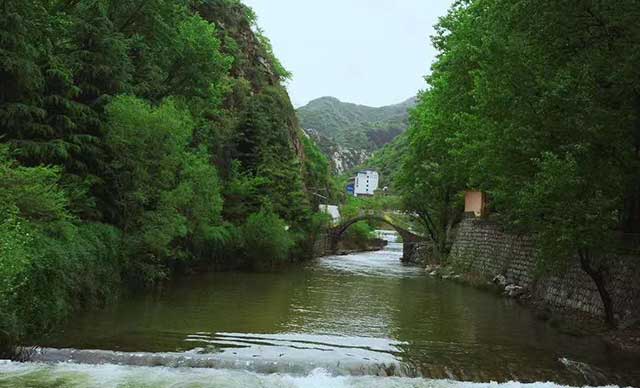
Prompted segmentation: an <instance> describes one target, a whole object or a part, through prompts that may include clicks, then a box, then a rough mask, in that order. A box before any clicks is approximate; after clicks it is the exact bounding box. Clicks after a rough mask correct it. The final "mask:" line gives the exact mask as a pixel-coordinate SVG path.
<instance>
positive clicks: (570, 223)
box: [398, 0, 640, 323]
mask: <svg viewBox="0 0 640 388" xmlns="http://www.w3.org/2000/svg"><path fill="white" fill-rule="evenodd" d="M638 20H640V3H638V2H637V1H633V0H622V1H617V2H615V3H613V2H605V1H595V2H593V1H578V2H575V1H555V0H554V1H551V0H549V1H531V0H517V1H512V0H508V1H507V0H473V1H466V0H461V1H457V2H456V3H455V4H454V5H453V7H452V8H451V10H450V12H449V14H448V15H447V16H446V17H444V18H442V19H441V20H440V23H439V24H438V26H437V34H436V36H435V37H434V38H433V42H434V45H435V46H436V48H437V49H438V50H439V51H440V54H439V56H438V60H437V62H436V63H435V64H434V65H433V68H432V70H433V71H432V74H431V75H430V76H429V77H428V78H427V81H428V84H429V87H428V89H427V90H426V91H425V92H423V93H422V94H421V95H420V98H419V103H418V107H417V108H416V110H415V112H414V114H413V116H412V119H411V130H410V134H409V143H410V147H409V149H408V156H407V159H406V161H405V163H404V168H403V171H402V173H401V175H400V177H399V181H398V185H399V187H400V188H401V190H402V192H403V194H404V198H405V200H406V201H405V202H406V205H407V207H408V208H409V209H411V210H413V211H415V212H417V213H418V214H420V216H421V217H422V218H423V220H424V226H425V228H426V229H427V230H429V232H430V233H431V234H432V235H433V237H434V240H436V241H437V242H438V243H439V245H440V246H441V247H442V248H443V249H446V240H447V231H448V230H449V225H451V223H452V222H453V221H454V220H455V218H456V217H457V216H458V214H459V211H460V200H459V194H460V192H461V191H462V190H464V189H466V188H476V189H482V190H485V191H487V192H488V193H489V194H490V198H491V207H492V210H493V211H494V212H497V213H498V214H499V216H500V219H501V220H502V222H503V224H504V225H505V226H506V227H510V228H511V229H513V230H515V231H527V232H533V233H534V235H535V237H536V239H537V242H538V244H537V245H538V247H539V248H540V259H541V263H542V264H544V265H543V267H545V268H547V269H555V268H562V267H564V266H566V264H567V263H568V262H569V260H573V258H574V257H576V258H577V259H578V261H579V263H580V264H581V266H582V268H583V269H584V270H585V271H586V272H587V273H588V274H589V275H591V277H592V278H593V280H594V281H595V283H596V285H597V287H598V289H599V291H600V293H601V296H602V299H603V302H604V304H605V308H606V310H607V319H608V321H609V322H610V323H613V320H614V318H613V314H612V311H611V306H610V301H609V300H608V292H607V289H606V288H607V285H606V284H604V280H603V277H602V273H603V272H604V271H606V266H607V260H606V257H607V255H606V253H607V251H609V249H610V247H611V246H612V245H614V244H616V242H617V235H618V233H619V232H620V231H627V232H637V231H638V227H639V226H640V223H639V222H638V221H639V216H640V212H639V210H638V209H639V208H640V206H639V205H640V201H639V198H640V197H639V192H640V190H639V188H640V185H639V183H640V175H639V174H638V171H640V70H639V68H638V66H637V61H638V59H639V57H640V25H639V24H638Z"/></svg>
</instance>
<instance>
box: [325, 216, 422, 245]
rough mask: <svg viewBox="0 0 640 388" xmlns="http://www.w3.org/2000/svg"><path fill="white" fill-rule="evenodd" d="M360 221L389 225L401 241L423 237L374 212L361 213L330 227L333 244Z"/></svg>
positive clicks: (410, 240) (414, 240) (411, 240)
mask: <svg viewBox="0 0 640 388" xmlns="http://www.w3.org/2000/svg"><path fill="white" fill-rule="evenodd" d="M360 221H376V222H380V223H383V224H386V225H389V226H390V227H392V228H393V229H395V231H396V232H398V234H399V235H400V237H402V241H403V242H404V243H412V242H418V241H422V240H424V237H422V236H419V235H417V234H415V233H413V232H411V231H409V230H407V229H405V228H403V227H401V226H398V225H397V224H395V223H394V222H393V221H392V220H390V219H389V218H388V217H385V216H381V215H376V214H363V215H360V216H357V217H354V218H351V219H348V220H346V221H343V222H342V223H340V224H338V225H336V226H335V227H333V228H332V240H333V245H334V246H337V243H338V241H340V239H341V238H342V235H343V234H344V232H346V231H347V229H349V228H350V227H351V226H352V225H353V224H355V223H357V222H360Z"/></svg>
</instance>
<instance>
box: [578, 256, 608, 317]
mask: <svg viewBox="0 0 640 388" xmlns="http://www.w3.org/2000/svg"><path fill="white" fill-rule="evenodd" d="M579 256H580V267H582V270H583V271H584V272H586V273H587V274H588V275H589V277H591V279H592V280H593V282H594V283H595V284H596V288H597V289H598V293H599V294H600V299H601V300H602V305H603V306H604V314H605V323H606V324H607V326H608V327H609V328H611V329H615V328H616V321H615V317H614V316H613V302H612V301H611V295H609V291H607V288H606V286H605V281H604V276H603V275H604V274H603V271H602V269H601V268H599V269H594V268H593V267H592V265H591V264H592V263H591V257H590V254H589V253H588V252H586V251H582V252H580V253H579Z"/></svg>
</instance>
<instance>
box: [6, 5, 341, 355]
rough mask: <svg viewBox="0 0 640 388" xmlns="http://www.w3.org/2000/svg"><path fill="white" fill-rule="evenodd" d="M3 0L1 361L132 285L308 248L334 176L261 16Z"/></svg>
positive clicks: (244, 10) (219, 8)
mask: <svg viewBox="0 0 640 388" xmlns="http://www.w3.org/2000/svg"><path fill="white" fill-rule="evenodd" d="M3 4H4V7H3V12H2V13H1V14H0V42H2V45H0V85H2V86H1V87H0V279H2V282H0V353H2V351H3V350H4V348H5V347H6V345H7V344H8V343H12V342H13V341H14V340H16V339H17V340H18V341H20V339H24V338H26V337H28V336H31V335H38V334H41V333H42V332H43V331H44V330H48V329H50V328H51V326H52V325H54V324H55V323H56V322H59V321H60V320H63V319H64V318H65V317H67V316H68V314H69V313H70V312H71V311H72V310H73V309H74V308H78V307H83V306H85V305H88V306H95V305H96V304H101V303H103V302H104V301H106V300H108V299H109V298H110V297H112V296H114V295H115V294H117V292H116V290H118V289H119V287H117V285H119V284H122V283H129V284H132V285H134V286H142V285H144V284H152V283H155V282H158V281H160V280H162V279H165V278H166V277H168V276H170V275H171V274H172V273H173V272H175V271H176V270H182V269H190V268H194V267H196V266H211V267H215V268H218V267H227V268H228V267H240V266H242V267H254V268H255V267H259V268H270V267H271V266H273V265H275V264H277V262H278V261H280V262H285V261H288V260H289V259H293V258H301V257H303V256H304V255H305V254H306V253H307V252H308V250H309V248H310V244H312V242H313V238H312V237H311V236H312V235H313V233H314V231H315V230H316V229H314V228H318V227H319V224H318V223H317V222H315V220H316V218H315V217H316V215H315V214H314V210H313V209H315V208H317V206H316V205H315V204H314V201H316V199H315V198H316V197H315V196H313V195H312V193H311V190H310V189H308V188H313V190H316V191H317V190H322V189H323V188H327V187H328V186H329V184H330V171H329V164H328V162H327V160H326V159H325V158H324V157H323V156H322V154H321V153H320V151H319V150H317V149H316V148H315V146H314V144H313V143H312V142H311V141H309V139H308V138H307V137H305V136H303V134H302V131H301V130H300V129H299V126H298V122H297V119H296V115H295V111H294V109H293V107H292V105H291V103H290V101H289V96H288V95H287V92H286V90H285V89H284V88H283V87H282V82H283V81H284V80H285V79H286V78H288V77H289V74H288V72H287V71H286V70H285V69H284V68H283V66H282V65H281V64H280V62H279V61H278V60H277V59H276V58H275V57H274V55H273V52H272V50H271V46H270V44H269V41H268V39H267V38H266V37H264V36H263V35H262V34H261V33H260V29H259V28H258V27H257V26H256V15H255V14H254V13H253V11H252V10H251V9H250V8H248V7H246V6H244V5H243V4H242V3H241V2H240V1H238V0H198V1H192V0H177V1H176V0H151V1H138V0H135V1H133V0H117V1H116V0H101V1H95V0H76V1H62V0H52V1H46V2H43V1H40V0H21V1H7V2H4V3H3ZM325 191H327V192H329V191H330V188H327V190H325ZM25 336H26V337H25ZM22 342H29V341H22Z"/></svg>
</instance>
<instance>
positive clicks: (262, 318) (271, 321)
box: [0, 244, 640, 387]
mask: <svg viewBox="0 0 640 388" xmlns="http://www.w3.org/2000/svg"><path fill="white" fill-rule="evenodd" d="M400 255H401V252H400V251H399V245H393V244H392V245H391V247H390V248H389V249H387V250H385V251H381V252H373V253H363V254H355V255H349V256H340V257H329V258H323V259H318V260H315V261H313V262H310V263H307V264H305V265H301V266H300V267H297V268H294V269H293V270H290V271H286V272H282V273H268V274H266V273H265V274H252V273H212V274H207V275H198V276H192V277H187V278H182V279H180V280H178V281H175V282H173V283H171V284H168V285H166V286H165V287H164V288H163V289H162V290H158V291H155V292H149V293H141V294H138V295H132V296H129V297H127V298H123V300H121V301H120V302H119V303H118V304H116V305H114V306H112V307H111V308H109V309H107V310H104V311H99V312H89V313H86V314H83V315H80V316H77V317H75V319H73V320H72V321H71V322H70V323H69V324H68V326H66V327H65V328H64V330H62V331H61V332H59V333H56V334H55V335H54V336H52V337H51V338H49V339H47V340H44V341H43V342H42V343H41V345H43V346H46V347H50V348H57V349H61V348H68V349H74V350H65V351H61V350H55V349H51V350H47V351H45V352H44V353H43V354H38V355H36V357H35V359H36V360H39V361H43V362H47V363H44V364H37V363H33V364H16V363H5V364H0V387H17V386H34V387H35V386H38V387H40V386H42V387H44V386H74V387H75V386H78V387H81V386H105V387H112V386H113V387H116V386H117V387H121V386H185V387H187V386H189V387H191V386H198V387H200V386H220V387H235V386H246V387H250V386H286V387H289V386H291V387H294V386H295V387H298V386H300V387H331V386H336V387H337V386H363V387H364V386H367V387H369V386H371V387H373V386H381V387H382V386H385V387H386V386H394V387H414V386H415V387H418V386H419V387H422V386H434V387H435V386H444V385H446V384H450V385H451V384H453V383H452V382H451V381H449V382H446V381H444V380H442V379H450V380H455V381H476V382H489V381H497V382H508V381H519V382H544V381H554V382H556V383H559V384H571V385H586V384H588V385H603V384H618V385H637V384H638V382H639V381H640V359H638V358H637V357H633V356H631V355H625V354H621V353H617V352H615V351H613V350H611V349H609V348H607V346H606V345H605V344H604V343H602V342H601V341H600V340H598V339H594V338H576V337H571V336H567V335H563V334H560V333H558V332H557V331H555V330H554V329H553V328H551V327H549V326H548V325H546V324H545V323H543V322H540V321H538V320H536V319H535V318H534V317H533V315H532V313H531V312H530V311H529V310H528V309H526V308H523V307H521V306H519V305H517V304H515V303H514V302H513V301H510V300H508V299H504V298H501V297H499V296H496V295H493V294H491V293H487V292H481V291H478V290H476V289H474V288H471V287H466V286H461V285H458V284H455V283H452V282H450V281H446V280H438V279H434V278H431V277H430V276H428V274H426V273H425V272H424V270H423V269H421V268H418V267H413V266H403V265H402V264H401V263H400V261H399V258H400ZM86 349H98V350H103V352H89V351H85V350H86ZM132 355H133V356H132ZM67 360H73V361H74V362H76V363H78V364H69V363H65V364H54V363H51V362H52V361H67ZM93 364H101V365H100V366H95V365H93ZM152 366H155V367H152ZM373 375H396V376H398V377H393V378H392V377H384V378H382V377H374V376H373ZM145 376H146V377H145ZM158 376H165V377H164V378H161V379H160V380H161V381H162V384H161V383H160V382H158V381H156V380H157V379H158ZM211 379H213V380H211ZM56 381H62V382H63V383H64V384H62V383H61V384H58V385H56ZM224 381H231V382H233V384H232V383H223V382H224ZM25 382H26V383H28V384H27V385H25V384H26V383H25ZM212 382H215V384H214V383H212ZM239 382H242V383H239ZM322 382H324V383H322ZM165 383H166V385H163V384H165ZM209 383H211V384H213V385H207V384H209ZM20 384H22V385H20ZM29 384H31V385H29ZM65 384H66V385H65ZM216 384H217V385H216ZM234 384H236V385H234ZM237 384H239V385H237ZM511 384H515V383H511Z"/></svg>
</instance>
